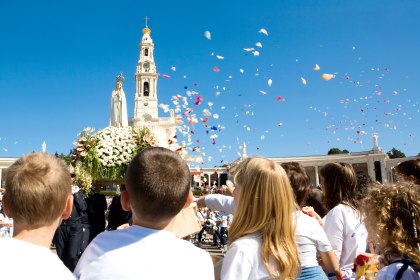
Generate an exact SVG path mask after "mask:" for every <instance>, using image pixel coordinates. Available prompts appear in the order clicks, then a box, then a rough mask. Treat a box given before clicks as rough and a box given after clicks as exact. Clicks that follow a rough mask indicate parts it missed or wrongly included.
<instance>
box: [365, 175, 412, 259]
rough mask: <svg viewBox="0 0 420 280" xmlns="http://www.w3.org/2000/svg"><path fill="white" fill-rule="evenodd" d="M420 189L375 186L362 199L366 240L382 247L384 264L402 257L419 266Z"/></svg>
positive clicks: (400, 186) (397, 185) (408, 185)
mask: <svg viewBox="0 0 420 280" xmlns="http://www.w3.org/2000/svg"><path fill="white" fill-rule="evenodd" d="M419 190H420V187H419V186H418V185H413V184H406V183H400V184H396V185H387V186H384V187H375V188H373V189H371V191H370V192H369V194H368V196H367V197H366V198H365V199H364V200H363V204H362V211H363V213H364V214H365V215H366V219H365V225H366V228H367V229H368V232H369V238H370V239H371V241H373V242H375V243H378V244H379V245H380V247H381V248H382V250H383V255H384V264H385V265H387V264H389V263H390V262H391V261H392V259H393V258H396V257H401V256H405V257H408V258H410V259H411V260H413V261H414V262H415V263H416V264H417V265H418V264H420V252H419V250H420V248H419V236H418V234H420V227H419V226H420V192H419Z"/></svg>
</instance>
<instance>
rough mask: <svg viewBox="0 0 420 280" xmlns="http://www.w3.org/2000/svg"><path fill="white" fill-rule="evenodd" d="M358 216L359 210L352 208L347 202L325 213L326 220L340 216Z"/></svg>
mask: <svg viewBox="0 0 420 280" xmlns="http://www.w3.org/2000/svg"><path fill="white" fill-rule="evenodd" d="M357 216H358V214H357V211H356V210H354V209H353V208H351V207H350V206H347V205H345V204H338V205H337V206H335V207H334V208H333V209H331V210H330V211H328V213H327V215H325V220H328V219H333V220H336V219H337V218H340V217H341V218H344V217H346V218H348V217H350V218H352V217H355V218H356V217H357Z"/></svg>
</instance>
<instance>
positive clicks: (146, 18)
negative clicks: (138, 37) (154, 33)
mask: <svg viewBox="0 0 420 280" xmlns="http://www.w3.org/2000/svg"><path fill="white" fill-rule="evenodd" d="M144 20H145V21H146V27H148V26H147V20H150V18H148V17H147V16H146V17H145V18H144Z"/></svg>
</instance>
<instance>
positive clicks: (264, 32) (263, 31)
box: [258, 28, 268, 36]
mask: <svg viewBox="0 0 420 280" xmlns="http://www.w3.org/2000/svg"><path fill="white" fill-rule="evenodd" d="M258 33H263V34H265V35H266V36H268V32H267V30H265V28H261V29H260V31H258Z"/></svg>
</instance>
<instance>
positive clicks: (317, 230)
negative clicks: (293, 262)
mask: <svg viewBox="0 0 420 280" xmlns="http://www.w3.org/2000/svg"><path fill="white" fill-rule="evenodd" d="M281 166H282V167H283V168H284V170H285V171H286V173H287V175H288V177H289V180H290V184H291V186H292V189H293V193H294V195H295V199H296V203H297V204H298V206H299V207H300V208H303V207H305V206H306V199H307V197H308V193H309V191H310V189H311V184H310V180H309V177H308V175H307V174H306V171H305V168H304V167H303V166H302V165H301V164H300V163H298V162H284V163H282V164H281ZM308 206H312V205H308ZM308 214H310V213H308ZM296 217H297V223H296V234H295V238H296V244H297V245H298V251H299V259H300V265H301V273H300V275H299V277H298V278H297V279H298V280H304V279H305V280H306V279H312V280H315V279H317V280H327V279H328V278H327V275H326V273H332V274H334V275H336V277H337V278H340V277H341V274H340V269H339V267H338V261H337V257H336V256H335V254H334V251H333V250H332V247H331V243H330V241H329V240H328V238H327V235H326V234H325V232H324V230H323V228H322V227H321V225H320V224H319V222H318V221H317V220H316V218H315V217H310V216H309V215H306V214H304V212H302V211H296ZM317 252H318V253H319V255H320V257H321V260H322V268H321V266H319V265H318V261H317ZM324 271H325V272H324Z"/></svg>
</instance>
